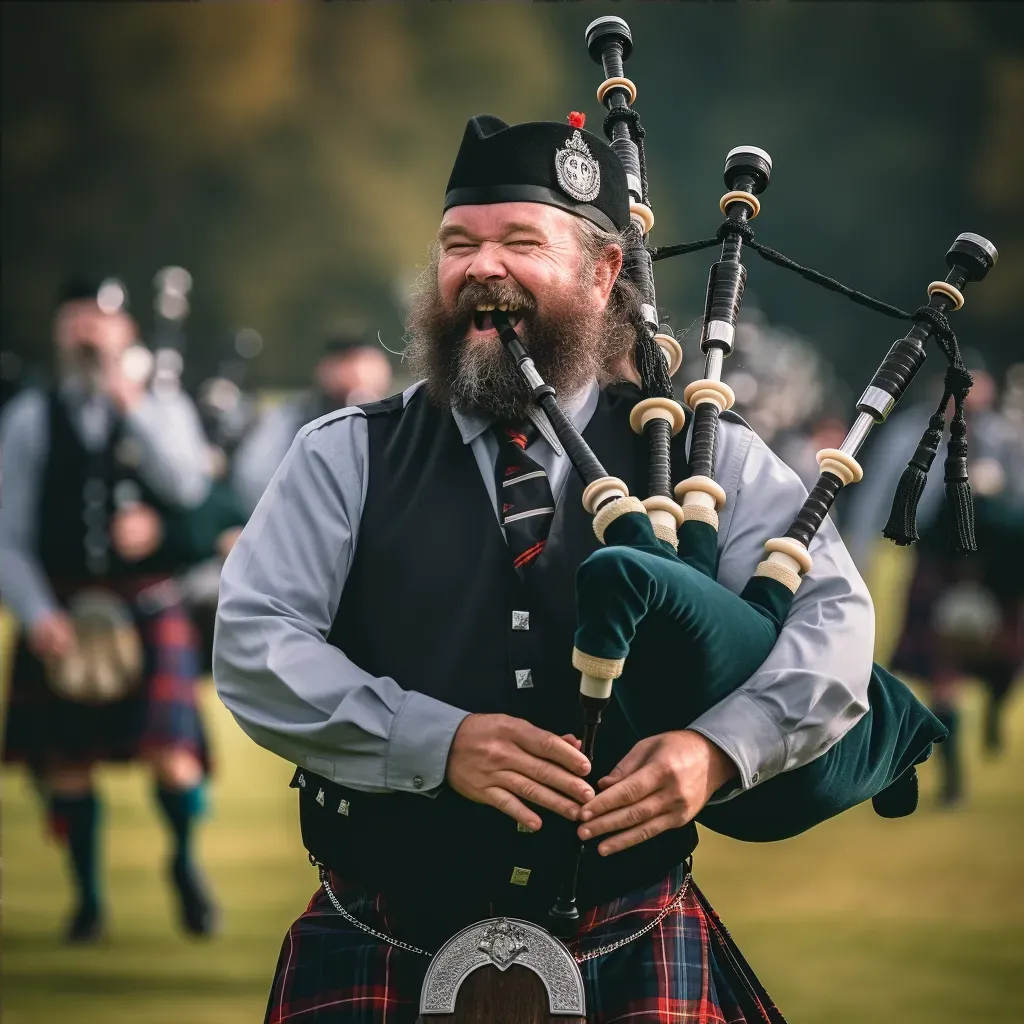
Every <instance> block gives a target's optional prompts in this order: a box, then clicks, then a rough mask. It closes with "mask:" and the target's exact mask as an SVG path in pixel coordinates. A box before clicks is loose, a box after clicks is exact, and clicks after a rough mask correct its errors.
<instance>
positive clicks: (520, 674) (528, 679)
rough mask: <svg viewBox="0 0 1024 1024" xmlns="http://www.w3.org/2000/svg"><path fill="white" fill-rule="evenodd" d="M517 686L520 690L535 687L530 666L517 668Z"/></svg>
mask: <svg viewBox="0 0 1024 1024" xmlns="http://www.w3.org/2000/svg"><path fill="white" fill-rule="evenodd" d="M516 686H517V687H518V688H519V689H520V690H532V689H533V674H532V673H531V672H530V670H529V669H528V668H517V669H516Z"/></svg>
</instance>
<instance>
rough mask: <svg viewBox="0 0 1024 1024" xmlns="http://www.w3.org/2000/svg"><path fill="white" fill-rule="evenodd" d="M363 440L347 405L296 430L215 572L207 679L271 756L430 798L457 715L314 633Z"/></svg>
mask: <svg viewBox="0 0 1024 1024" xmlns="http://www.w3.org/2000/svg"><path fill="white" fill-rule="evenodd" d="M367 444H368V442H367V425H366V420H365V418H364V417H363V414H362V413H361V411H359V410H342V411H341V412H339V413H332V414H330V415H329V416H326V417H323V418H321V419H320V420H316V421H314V422H313V423H311V424H308V425H307V426H305V427H304V428H303V429H302V430H301V431H300V432H299V434H298V436H297V437H296V439H295V442H294V443H293V444H292V446H291V448H290V449H289V451H288V454H287V455H286V456H285V458H284V461H283V462H282V463H281V465H280V467H279V468H278V470H277V472H276V473H275V474H274V477H273V479H272V480H271V482H270V485H269V486H268V488H267V490H266V492H265V493H264V495H263V497H262V498H261V499H260V501H259V503H258V505H257V506H256V510H255V512H254V513H253V515H252V518H251V519H250V520H249V522H248V524H247V525H246V527H245V529H244V530H243V531H242V534H241V537H240V538H239V540H238V542H237V543H236V544H235V546H234V548H233V549H232V551H231V554H230V555H229V556H228V559H227V561H226V563H225V565H224V569H223V572H222V575H221V589H220V601H219V605H218V610H217V625H216V631H215V638H214V648H213V672H214V680H215V683H216V686H217V691H218V693H219V695H220V697H221V700H223V702H224V703H225V705H227V707H228V709H229V710H230V711H231V713H232V714H233V715H234V717H235V720H236V721H237V722H238V724H239V725H240V726H241V728H242V729H243V730H244V731H245V732H246V733H247V734H248V735H249V736H250V737H251V738H252V739H253V740H255V741H256V742H257V743H259V744H260V745H261V746H264V747H266V748H267V749H268V750H271V751H273V752H274V753H276V754H279V755H280V756H281V757H284V758H286V759H287V760H289V761H292V762H293V763H295V764H299V765H302V766H303V767H305V768H308V769H310V770H311V771H314V772H317V773H318V774H321V775H323V776H325V777H327V778H329V779H331V780H333V781H335V782H338V783H341V784H343V785H346V786H351V787H352V788H354V789H360V790H365V791H367V792H387V791H396V790H397V791H407V792H411V793H422V794H425V795H430V794H431V793H432V792H436V790H437V788H438V787H439V786H440V785H441V783H442V782H443V781H444V774H445V768H446V765H447V759H448V749H449V747H450V746H451V741H452V738H453V737H454V735H455V731H456V729H458V727H459V725H460V723H461V722H462V720H463V719H464V718H465V717H466V715H467V714H468V712H466V711H462V710H460V709H458V708H454V707H451V706H450V705H448V704H445V703H443V702H441V701H438V700H435V699H434V698H432V697H428V696H426V695H425V694H422V693H419V692H417V691H415V690H412V689H404V688H403V687H402V686H401V685H399V683H398V682H396V681H395V680H394V679H391V678H389V677H376V676H373V675H371V674H369V673H368V672H365V671H363V670H362V669H361V668H359V666H357V665H355V664H354V663H353V662H352V661H351V659H349V658H348V657H346V655H345V654H344V653H343V652H342V651H340V650H338V649H337V648H336V647H334V646H332V645H331V644H329V643H327V639H326V637H327V635H328V633H329V632H330V629H331V625H332V623H333V621H334V617H335V615H336V613H337V609H338V604H339V601H340V599H341V593H342V589H343V587H344V585H345V580H346V578H347V576H348V572H349V567H350V565H351V562H352V557H353V554H354V552H355V547H356V543H357V539H358V529H359V519H360V516H361V514H362V507H363V503H364V501H365V497H366V479H367V468H366V463H367V454H368V453H367ZM381 614H382V615H383V614H385V612H384V610H383V609H382V612H381ZM406 682H408V681H406Z"/></svg>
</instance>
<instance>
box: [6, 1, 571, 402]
mask: <svg viewBox="0 0 1024 1024" xmlns="http://www.w3.org/2000/svg"><path fill="white" fill-rule="evenodd" d="M441 13H442V12H440V11H432V10H430V9H429V8H421V7H418V6H409V7H405V6H398V5H395V6H387V7H376V6H372V5H349V4H337V5H331V6H329V7H325V6H320V5H313V4H292V3H288V4H276V5H274V6H273V7H267V6H264V5H259V6H257V5H251V6H237V5H227V6H221V5H217V6H213V5H209V6H207V5H204V6H201V7H199V6H184V5H126V6H123V5H120V4H117V5H113V4H89V5H73V6H72V5H66V6H65V5H47V6H46V7H45V8H40V7H38V6H36V7H33V6H30V5H25V4H10V5H7V4H5V5H3V24H4V29H5V31H4V43H3V47H4V52H3V57H4V67H3V86H4V88H3V145H4V153H5V160H4V164H3V171H2V173H3V178H2V182H3V194H4V199H5V203H4V207H5V217H4V226H3V261H4V266H5V268H6V273H5V274H4V281H3V306H4V311H5V314H6V315H9V317H10V318H11V321H12V323H13V324H14V327H13V330H14V332H15V335H16V336H21V337H28V338H31V345H30V347H31V349H32V350H33V354H36V355H38V354H39V353H41V352H45V350H46V348H47V329H48V328H47V318H48V312H49V308H50V303H51V297H52V295H53V293H54V291H55V288H56V283H57V280H58V278H59V276H60V275H61V273H62V271H63V270H64V269H65V268H68V267H72V266H77V265H81V264H87V265H89V266H92V267H95V268H97V269H99V270H101V271H102V270H106V269H108V268H111V269H116V270H117V271H118V272H119V273H120V274H122V275H123V276H124V277H125V278H126V279H127V281H128V284H129V289H130V292H131V295H132V305H133V309H134V310H135V311H136V313H137V314H138V313H140V312H141V313H142V319H143V321H145V320H146V318H147V303H148V298H149V295H150V294H151V291H150V277H151V276H152V273H153V272H154V271H155V270H156V269H157V268H158V267H159V266H161V265H163V264H166V263H169V262H175V263H180V264H181V265H183V266H185V267H187V268H188V269H189V270H190V271H191V272H192V274H193V276H194V278H195V288H194V291H193V299H194V310H193V318H192V329H191V336H192V338H193V342H192V349H191V352H190V362H191V363H192V364H193V369H194V370H195V371H196V372H198V371H199V370H203V371H205V370H207V369H209V368H211V363H212V360H213V352H212V351H211V350H212V348H213V341H214V339H218V338H219V337H221V334H222V332H223V331H224V330H225V328H226V327H227V326H228V325H237V324H243V323H244V324H251V325H253V326H255V327H257V328H258V329H259V330H260V331H261V333H262V334H263V335H264V337H265V338H266V339H267V347H266V350H265V352H266V354H265V356H263V357H261V360H260V365H259V367H258V374H259V376H260V378H262V379H264V380H267V381H274V382H281V383H301V382H304V381H305V378H306V373H307V370H308V367H309V366H311V364H312V362H313V360H314V358H315V354H316V353H317V352H318V351H319V348H320V345H321V342H322V334H323V332H324V330H325V329H327V327H328V326H329V322H330V321H331V320H332V319H333V318H334V317H336V316H352V315H356V316H359V315H361V316H363V317H364V318H366V319H368V320H370V321H371V322H372V323H374V325H375V326H380V327H382V328H383V331H384V333H385V334H386V335H387V336H389V337H390V338H391V339H392V342H393V344H391V347H396V346H397V345H398V344H399V338H400V322H399V318H398V312H397V309H398V305H399V303H398V302H397V300H396V296H395V294H394V291H395V288H396V287H397V286H398V285H399V283H400V282H402V281H403V280H407V279H408V276H409V275H408V269H409V268H412V267H414V266H415V264H416V263H417V261H420V260H421V259H422V256H423V253H424V252H425V249H426V245H427V242H428V240H429V239H430V237H431V236H432V234H433V232H434V230H436V223H437V218H438V215H439V211H440V206H441V200H442V197H443V192H444V184H445V181H446V180H447V173H448V169H449V168H448V163H449V161H450V158H451V154H452V153H453V152H454V150H455V148H456V146H457V145H458V141H459V138H460V136H461V132H462V129H463V126H464V123H465V119H466V118H467V117H468V116H469V115H471V114H472V113H475V112H477V105H478V103H479V102H480V99H478V98H477V96H478V95H480V94H481V93H483V94H485V95H486V98H487V103H489V104H490V105H491V106H492V107H493V108H494V109H497V110H500V111H502V112H503V113H504V115H505V116H506V117H508V118H512V119H528V118H532V117H541V116H545V112H546V108H547V104H548V101H549V97H551V96H552V95H557V94H559V93H560V92H561V91H562V90H563V85H562V82H561V76H560V72H559V62H558V61H557V60H556V59H555V57H554V54H553V53H551V52H550V45H551V43H550V40H549V38H548V34H547V32H546V30H545V28H544V26H543V25H541V24H539V23H538V22H537V21H536V19H534V18H533V17H532V16H531V12H530V11H529V10H528V9H527V8H523V7H518V6H517V7H512V6H508V7H501V8H491V7H489V8H487V9H484V8H482V7H480V8H472V7H470V8H463V9H462V10H461V11H460V12H459V16H458V17H457V18H452V19H449V18H447V17H444V18H442V17H439V15H440V14H441ZM492 37H493V38H500V39H501V40H502V42H503V48H502V51H501V52H498V51H497V50H495V49H493V48H491V47H488V46H484V45H482V43H483V41H484V40H486V39H488V38H492ZM524 53H527V54H530V55H531V57H536V66H532V65H533V61H532V60H531V71H530V74H529V75H528V76H526V75H519V74H517V69H518V68H519V66H520V63H521V56H520V55H521V54H524ZM484 87H485V88H484ZM403 271H405V272H406V273H405V274H404V275H403ZM204 349H205V351H204Z"/></svg>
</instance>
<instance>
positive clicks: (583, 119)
mask: <svg viewBox="0 0 1024 1024" xmlns="http://www.w3.org/2000/svg"><path fill="white" fill-rule="evenodd" d="M586 123H587V115H586V114H581V113H580V112H579V111H578V110H570V111H569V124H570V125H571V126H572V127H573V128H582V127H583V126H584V125H585V124H586Z"/></svg>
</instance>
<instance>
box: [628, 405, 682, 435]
mask: <svg viewBox="0 0 1024 1024" xmlns="http://www.w3.org/2000/svg"><path fill="white" fill-rule="evenodd" d="M651 420H665V421H666V422H667V423H668V424H669V426H670V427H671V429H672V433H673V434H678V433H679V431H680V430H682V429H683V427H684V426H685V425H686V413H685V412H684V411H683V407H682V406H681V405H680V404H679V403H678V402H676V401H674V400H673V399H671V398H661V397H658V396H656V397H654V398H645V399H643V401H640V402H637V403H636V405H634V406H633V408H632V410H631V411H630V414H629V425H630V426H631V427H632V428H633V432H634V433H635V434H642V433H643V432H644V427H645V426H647V424H648V423H650V422H651Z"/></svg>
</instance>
